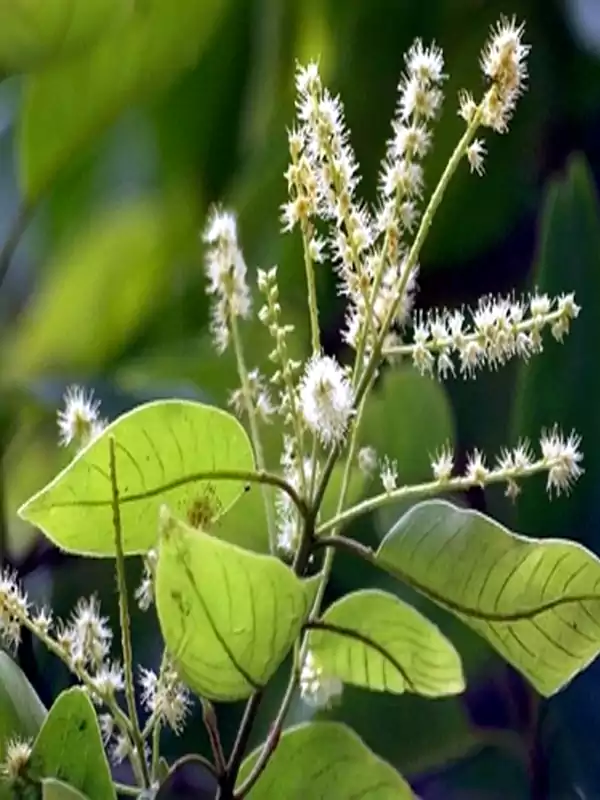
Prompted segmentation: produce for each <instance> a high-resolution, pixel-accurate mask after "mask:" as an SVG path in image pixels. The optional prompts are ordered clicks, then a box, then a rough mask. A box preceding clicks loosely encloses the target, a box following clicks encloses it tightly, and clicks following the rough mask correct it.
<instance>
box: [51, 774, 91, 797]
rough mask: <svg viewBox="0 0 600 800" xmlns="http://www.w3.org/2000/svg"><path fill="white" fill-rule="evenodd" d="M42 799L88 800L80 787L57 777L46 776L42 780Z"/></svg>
mask: <svg viewBox="0 0 600 800" xmlns="http://www.w3.org/2000/svg"><path fill="white" fill-rule="evenodd" d="M42 800H86V796H85V795H84V794H82V793H81V792H80V791H79V789H75V788H74V787H73V786H69V784H68V783H64V782H63V781H59V780H56V778H44V780H43V781H42Z"/></svg>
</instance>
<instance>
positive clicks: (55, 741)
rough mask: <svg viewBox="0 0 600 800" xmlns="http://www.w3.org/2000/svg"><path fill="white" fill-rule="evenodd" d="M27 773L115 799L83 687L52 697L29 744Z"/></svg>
mask: <svg viewBox="0 0 600 800" xmlns="http://www.w3.org/2000/svg"><path fill="white" fill-rule="evenodd" d="M31 773H32V775H34V776H37V777H39V778H40V779H42V778H59V779H60V780H62V781H66V782H67V783H68V784H69V786H70V787H72V788H73V789H75V790H77V791H78V792H81V793H82V794H84V795H86V796H87V797H88V798H89V800H112V799H113V798H114V799H115V800H116V794H115V790H114V787H113V784H112V780H111V774H110V768H109V766H108V762H107V760H106V755H105V753H104V745H103V744H102V736H101V734H100V728H99V727H98V719H97V717H96V712H95V710H94V706H93V705H92V701H91V700H90V698H89V697H88V695H87V694H86V692H85V691H84V690H83V689H81V688H79V687H75V688H73V689H67V690H66V691H65V692H63V693H62V694H60V695H59V696H58V698H57V699H56V701H55V703H54V705H53V706H52V708H51V709H50V711H49V712H48V716H47V717H46V720H45V722H44V724H43V725H42V729H41V730H40V732H39V734H38V737H37V739H36V740H35V743H34V745H33V750H32V752H31ZM55 796H56V795H55Z"/></svg>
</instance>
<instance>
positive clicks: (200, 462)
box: [19, 400, 254, 556]
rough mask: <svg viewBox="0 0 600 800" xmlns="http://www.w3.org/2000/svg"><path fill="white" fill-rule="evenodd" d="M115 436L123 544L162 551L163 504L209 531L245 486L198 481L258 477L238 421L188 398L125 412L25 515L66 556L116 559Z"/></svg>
mask: <svg viewBox="0 0 600 800" xmlns="http://www.w3.org/2000/svg"><path fill="white" fill-rule="evenodd" d="M109 436H114V438H115V443H116V461H117V480H118V484H119V493H120V509H121V524H122V529H123V546H124V550H125V553H126V554H127V555H132V554H136V553H145V552H147V551H148V550H149V549H151V548H152V547H154V546H155V545H156V541H157V537H158V533H157V520H158V512H159V508H160V506H161V505H162V504H163V503H164V502H166V501H168V502H169V504H170V505H171V507H172V508H174V509H175V511H176V512H177V513H178V514H181V516H183V517H186V518H188V519H190V520H193V521H194V522H196V521H199V522H202V523H204V524H203V527H207V526H208V525H209V523H210V522H211V521H212V519H213V518H214V517H215V516H218V515H219V514H220V513H222V512H224V511H225V510H226V509H227V508H228V507H229V506H230V505H231V504H232V503H233V502H235V500H236V499H237V498H238V497H239V495H240V493H241V492H242V486H243V484H242V483H241V482H240V481H211V480H209V479H207V478H206V477H204V478H202V479H199V478H198V477H197V476H198V475H199V474H201V473H204V474H206V473H207V472H209V473H210V472H213V471H215V470H227V471H229V470H244V471H253V469H254V457H253V455H252V447H251V445H250V441H249V439H248V436H247V435H246V432H245V431H244V429H243V428H242V426H241V425H240V423H239V422H238V421H237V420H236V419H235V417H233V416H231V415H230V414H228V413H226V412H225V411H221V410H220V409H218V408H214V407H212V406H206V405H203V404H201V403H194V402H190V401H187V400H161V401H156V402H152V403H146V404H145V405H142V406H139V407H138V408H136V409H134V410H133V411H131V412H129V413H127V414H123V415H122V416H121V417H119V418H118V419H117V420H115V421H114V422H113V423H112V424H111V425H109V426H108V427H107V428H106V429H105V431H104V432H103V433H102V435H101V436H100V437H99V438H98V439H96V440H95V441H93V442H92V444H90V445H89V446H88V447H86V448H85V449H83V450H82V451H81V452H80V453H78V454H77V456H76V457H75V458H74V459H73V461H72V462H71V463H70V464H69V465H68V466H67V467H66V468H65V469H64V470H63V471H62V472H61V473H60V474H59V475H58V476H57V477H56V478H55V479H54V480H53V481H52V482H51V483H49V484H48V485H47V486H46V487H45V488H43V489H42V490H41V491H40V492H38V493H37V494H35V495H34V496H33V497H32V498H31V499H30V500H28V501H27V502H26V503H25V504H24V505H23V506H21V508H20V509H19V515H20V516H21V517H22V518H23V519H24V520H27V521H28V522H31V523H32V524H33V525H37V526H38V527H39V528H41V530H42V531H43V532H44V533H45V534H46V536H47V537H48V538H49V539H50V540H51V541H53V542H54V543H55V544H57V545H58V546H59V547H61V548H62V549H63V550H66V551H68V552H73V553H80V554H84V555H92V556H113V555H114V553H115V546H114V528H113V512H112V494H111V482H110V474H109V438H108V437H109Z"/></svg>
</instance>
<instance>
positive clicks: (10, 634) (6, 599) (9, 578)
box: [0, 570, 29, 649]
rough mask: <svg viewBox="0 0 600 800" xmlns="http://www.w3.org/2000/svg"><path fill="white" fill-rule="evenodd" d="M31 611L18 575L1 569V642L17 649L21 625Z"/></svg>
mask: <svg viewBox="0 0 600 800" xmlns="http://www.w3.org/2000/svg"><path fill="white" fill-rule="evenodd" d="M28 613H29V602H28V600H27V595H26V594H25V592H24V591H23V590H22V589H21V587H20V585H19V583H18V582H17V578H16V575H14V574H13V573H12V572H9V571H7V570H3V571H0V642H2V643H4V644H5V645H7V646H8V647H9V648H11V649H15V648H16V647H17V646H18V644H19V641H20V639H21V625H22V621H23V619H24V618H25V617H27V615H28Z"/></svg>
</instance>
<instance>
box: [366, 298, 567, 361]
mask: <svg viewBox="0 0 600 800" xmlns="http://www.w3.org/2000/svg"><path fill="white" fill-rule="evenodd" d="M564 315H565V312H564V311H562V310H560V309H556V310H555V311H551V312H550V313H549V314H545V315H544V316H543V317H541V318H538V317H530V318H528V319H524V320H522V321H521V322H517V323H514V325H513V326H512V331H513V333H514V334H517V333H530V332H531V331H533V330H535V329H539V328H540V326H541V325H544V326H548V325H552V324H553V323H555V322H559V321H560V320H562V319H563V318H564ZM483 338H484V336H483V334H482V333H481V332H480V331H477V330H475V331H473V332H472V333H464V334H462V337H461V347H462V346H463V343H464V344H465V345H466V344H469V343H471V342H481V341H482V339H483ZM418 347H419V348H420V349H423V348H425V349H426V350H428V351H429V352H430V353H441V352H443V351H445V350H450V349H456V345H455V341H454V339H453V338H452V337H451V336H445V337H441V338H439V339H431V340H430V341H428V342H424V343H423V344H419V345H418ZM416 349H417V345H415V344H400V345H392V346H391V347H386V348H384V349H383V351H382V352H383V355H384V356H386V357H388V356H389V357H397V356H412V355H413V353H414V352H415V350H416Z"/></svg>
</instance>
